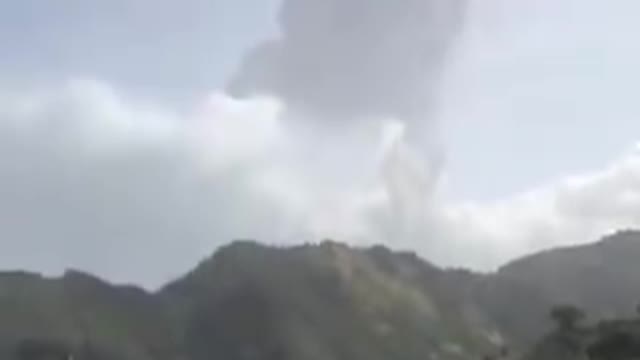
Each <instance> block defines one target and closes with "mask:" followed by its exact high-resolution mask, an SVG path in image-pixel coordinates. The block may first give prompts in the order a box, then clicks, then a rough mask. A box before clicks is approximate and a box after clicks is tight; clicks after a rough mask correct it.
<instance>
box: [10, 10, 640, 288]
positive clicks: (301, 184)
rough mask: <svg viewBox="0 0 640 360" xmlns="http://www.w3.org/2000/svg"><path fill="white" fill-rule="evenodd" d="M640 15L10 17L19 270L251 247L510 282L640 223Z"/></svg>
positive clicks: (14, 238)
mask: <svg viewBox="0 0 640 360" xmlns="http://www.w3.org/2000/svg"><path fill="white" fill-rule="evenodd" d="M639 10H640V4H638V3H637V2H636V1H633V0H614V1H610V2H607V3H606V4H605V3H604V2H602V1H599V0H581V1H577V0H554V1H552V0H539V1H536V2H531V1H513V0H485V1H480V0H429V1H413V0H405V1H394V2H387V1H382V0H379V1H364V0H349V1H344V0H343V1H321V0H285V1H284V2H282V3H281V2H280V1H275V0H273V1H266V0H260V1H258V0H242V1H240V0H235V1H229V0H209V1H205V0H184V1H180V2H176V1H168V0H167V1H150V0H126V1H125V0H110V1H106V0H105V1H101V0H100V1H94V2H91V4H89V3H88V2H86V1H80V0H63V1H59V2H55V3H54V2H42V1H36V0H24V1H19V2H15V1H9V0H0V54H1V55H2V56H0V245H2V249H3V251H2V253H0V263H2V264H3V265H2V267H3V268H4V269H26V270H32V271H40V272H44V273H46V274H51V275H55V274H59V273H61V272H62V271H64V270H65V269H66V268H79V269H82V270H86V271H91V272H93V273H96V274H98V275H100V276H103V277H106V278H108V279H111V280H114V281H118V282H135V283H138V284H142V285H145V286H148V287H157V286H158V285H160V284H162V283H164V282H166V281H167V280H169V279H171V278H175V277H177V276H179V275H180V274H182V273H183V272H185V271H186V270H188V269H190V268H191V267H192V266H194V265H195V264H196V263H197V262H198V261H199V260H201V259H202V258H204V257H206V256H208V255H209V254H211V253H212V252H213V251H215V248H216V247H217V246H220V245H222V244H226V243H228V242H229V241H231V240H234V239H247V238H251V239H257V240H260V241H263V242H266V243H273V244H295V243H301V242H317V241H320V240H322V239H325V238H333V239H336V240H339V241H344V242H347V243H350V244H354V245H366V244H372V243H384V244H386V245H388V246H390V247H392V248H396V249H408V250H413V251H416V252H417V253H418V254H420V255H421V256H422V257H424V258H426V259H428V260H430V261H433V262H435V263H437V264H441V265H444V266H464V267H471V268H473V269H478V270H492V269H495V268H496V267H498V266H500V265H502V264H504V263H505V262H507V261H509V260H511V259H513V258H515V257H518V256H522V255H524V254H528V253H530V252H533V251H539V250H542V249H547V248H550V247H553V246H561V245H570V244H581V243H588V242H592V241H594V240H596V239H597V238H598V237H600V236H601V235H603V234H606V233H608V232H610V231H613V230H616V229H619V228H627V227H636V226H638V225H640V215H638V214H640V150H639V149H640V148H639V147H638V146H637V141H638V140H639V136H638V134H639V133H640V122H638V121H636V117H638V116H639V115H640V105H637V101H635V100H636V99H635V94H637V93H639V92H638V90H640V89H638V88H637V87H638V86H639V85H638V84H640V81H638V80H640V70H638V68H637V66H635V65H636V64H638V63H639V60H640V45H638V44H637V42H636V41H634V34H635V33H637V31H639V30H640V25H638V24H637V23H636V21H635V19H634V17H633V14H635V13H637V11H639Z"/></svg>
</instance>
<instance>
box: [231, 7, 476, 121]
mask: <svg viewBox="0 0 640 360" xmlns="http://www.w3.org/2000/svg"><path fill="white" fill-rule="evenodd" d="M466 5H467V0H394V1H391V0H323V1H318V0H284V2H283V4H282V7H281V9H280V14H279V21H280V29H281V35H280V36H279V37H278V38H276V39H273V40H271V41H269V42H266V43H263V44H261V45H259V46H258V47H256V48H255V49H254V50H253V51H252V52H251V53H250V54H249V55H248V56H247V57H246V58H245V60H244V62H243V63H242V64H241V66H240V68H239V71H238V72H237V74H236V75H235V76H234V77H233V78H232V79H231V81H230V83H229V84H228V90H229V92H230V93H231V94H232V95H234V96H240V97H249V96H252V95H255V94H268V95H273V96H276V97H278V98H281V99H283V100H284V101H285V102H286V103H287V104H288V107H289V109H290V110H291V111H293V112H295V113H299V114H304V117H306V118H308V117H311V118H316V119H321V120H322V121H325V122H326V121H334V122H335V121H337V122H346V121H354V120H356V119H367V118H371V117H375V118H378V117H392V118H397V119H402V120H403V121H414V122H418V121H424V119H425V116H426V114H427V112H428V109H429V105H430V102H431V101H432V100H433V93H434V90H435V89H436V88H437V83H438V78H439V77H440V73H441V72H442V65H443V60H444V59H445V57H446V55H447V53H448V50H449V48H450V47H451V45H452V44H453V43H454V40H455V38H456V36H457V34H458V32H459V30H460V28H461V27H462V23H463V20H464V13H465V9H466V7H467V6H466Z"/></svg>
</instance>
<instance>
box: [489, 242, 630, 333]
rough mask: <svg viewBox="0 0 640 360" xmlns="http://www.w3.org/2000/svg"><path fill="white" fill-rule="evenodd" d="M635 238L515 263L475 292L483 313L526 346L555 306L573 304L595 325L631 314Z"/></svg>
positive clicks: (547, 323) (544, 327)
mask: <svg viewBox="0 0 640 360" xmlns="http://www.w3.org/2000/svg"><path fill="white" fill-rule="evenodd" d="M638 259H640V233H639V232H635V231H622V232H618V233H616V234H614V235H611V236H608V237H606V238H604V239H603V240H602V241H600V242H598V243H596V244H593V245H586V246H575V247H568V248H561V249H554V250H549V251H545V252H542V253H539V254H535V255H531V256H528V257H525V258H523V259H520V260H517V261H514V262H512V263H510V264H508V265H506V266H504V267H503V268H501V269H500V270H499V271H498V272H497V273H496V274H494V275H492V276H491V277H490V281H489V284H488V286H487V288H485V289H483V291H480V294H479V296H480V298H481V299H482V302H483V307H484V308H485V309H487V311H489V312H490V313H491V317H492V318H494V319H496V320H497V321H498V322H499V323H501V325H502V329H503V331H504V332H506V333H509V334H511V335H513V336H515V337H516V338H517V339H518V340H521V341H522V342H524V343H531V342H532V341H535V340H537V339H538V338H539V337H540V336H542V335H543V334H544V333H545V332H546V330H547V329H548V328H549V327H550V326H551V323H550V321H549V320H547V319H548V317H547V316H546V315H547V314H548V311H549V309H550V308H551V307H552V306H554V305H557V304H574V305H576V306H579V307H581V308H583V309H584V310H585V311H586V312H587V313H589V314H590V316H591V317H592V318H594V320H597V319H603V318H604V319H606V318H624V317H628V316H630V315H633V314H634V311H635V308H636V305H637V304H638V302H639V301H640V262H639V261H638Z"/></svg>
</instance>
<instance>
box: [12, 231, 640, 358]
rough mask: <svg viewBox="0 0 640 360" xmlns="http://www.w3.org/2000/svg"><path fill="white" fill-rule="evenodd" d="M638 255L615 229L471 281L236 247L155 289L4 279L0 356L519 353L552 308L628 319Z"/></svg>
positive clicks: (393, 265) (369, 253) (433, 270)
mask: <svg viewBox="0 0 640 360" xmlns="http://www.w3.org/2000/svg"><path fill="white" fill-rule="evenodd" d="M638 255H640V235H639V234H638V233H635V232H624V233H619V234H617V235H615V236H611V237H608V238H607V239H605V240H603V241H602V242H600V243H598V244H595V245H589V246H582V247H574V248H565V249H557V250H551V251H547V252H544V253H540V254H536V255H533V256H530V257H527V258H524V259H521V260H518V261H515V262H513V263H511V264H508V265H506V266H505V267H503V268H502V269H500V271H498V272H497V273H496V274H491V275H480V274H474V273H471V272H468V271H463V270H443V269H439V268H437V267H435V266H433V265H431V264H429V263H427V262H425V261H423V260H421V259H420V258H418V257H417V256H415V255H413V254H409V253H395V252H392V251H390V250H388V249H386V248H384V247H373V248H370V249H353V248H349V247H347V246H344V245H341V244H338V243H333V242H325V243H322V244H321V245H317V246H299V247H293V248H274V247H267V246H262V245H259V244H257V243H253V242H237V243H234V244H232V245H229V246H227V247H224V248H221V249H220V250H219V251H217V252H216V253H215V254H214V255H213V256H212V257H210V258H209V259H206V260H205V261H203V262H202V263H201V264H200V265H199V266H197V267H196V268H195V269H194V270H193V271H191V272H190V273H189V274H187V275H185V276H184V277H183V278H181V279H178V280H176V281H174V282H172V283H170V284H168V285H167V286H165V287H164V288H163V289H161V290H160V291H158V292H156V293H148V292H145V291H143V290H141V289H137V288H134V287H123V286H113V285H110V284H108V283H105V282H103V281H101V280H99V279H96V278H94V277H91V276H89V275H85V274H82V273H79V272H68V273H67V274H66V275H65V276H64V277H62V278H59V279H46V278H43V277H40V276H37V275H33V274H26V273H5V274H2V275H0V352H1V353H0V355H2V358H9V359H10V358H11V357H12V356H14V355H16V354H18V353H20V351H18V350H20V349H23V348H27V353H28V352H29V351H35V352H37V351H41V350H42V349H44V350H45V351H50V352H55V351H67V352H71V353H73V354H75V355H76V359H80V358H83V356H84V358H104V359H123V360H127V359H190V360H191V359H192V360H204V359H224V360H235V359H237V360H244V359H265V360H270V359H273V360H276V359H277V360H286V359H309V360H315V359H318V360H320V359H322V360H333V359H335V360H359V359H363V360H364V359H367V360H376V359H380V360H383V359H398V360H413V359H416V360H417V359H425V358H427V359H428V358H432V359H468V358H479V357H482V356H484V355H487V354H493V353H497V352H498V351H500V350H501V347H502V345H503V343H508V345H509V347H511V348H513V349H515V351H516V352H517V351H518V350H519V349H525V348H526V347H528V346H529V345H530V344H532V343H534V341H535V340H537V339H538V338H539V337H540V336H542V335H543V334H545V333H546V332H547V331H548V329H549V328H550V327H551V326H552V324H551V322H550V321H549V320H547V318H548V316H547V314H548V310H549V308H550V307H551V306H553V305H555V304H559V303H571V304H575V305H578V306H581V307H583V308H584V309H586V310H587V311H588V312H589V313H590V315H592V316H593V317H594V318H599V317H614V316H616V317H618V316H625V315H628V314H629V313H631V312H633V311H634V308H635V303H636V302H637V301H638V300H640V262H638V261H637V259H638V258H639V256H638ZM23 350H24V349H23ZM86 354H101V356H102V357H97V356H96V355H92V356H89V355H86ZM14 358H15V356H14Z"/></svg>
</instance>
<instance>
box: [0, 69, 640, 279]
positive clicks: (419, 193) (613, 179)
mask: <svg viewBox="0 0 640 360" xmlns="http://www.w3.org/2000/svg"><path fill="white" fill-rule="evenodd" d="M0 103H2V107H1V108H0V198H2V202H0V239H1V240H0V243H1V245H2V248H3V252H2V253H1V254H0V261H2V263H3V267H5V268H25V267H26V268H29V269H34V270H42V271H46V272H58V271H61V270H62V269H63V268H64V267H66V266H74V267H80V268H83V269H87V270H90V271H94V272H96V273H98V274H100V275H103V276H107V277H110V278H112V279H116V280H131V281H136V282H141V283H145V284H153V285H157V284H159V283H160V282H162V281H164V280H166V279H167V278H168V277H170V276H175V275H177V274H179V273H180V272H182V271H184V270H186V269H187V268H189V267H190V266H192V265H193V264H194V263H195V262H196V261H197V260H199V259H200V258H202V257H203V256H206V254H208V253H209V252H211V251H213V249H214V248H215V247H216V246H218V245H220V244H222V243H226V242H228V241H230V240H232V239H236V238H255V239H259V240H263V241H267V242H280V243H282V242H300V241H317V240H320V239H322V238H327V237H333V238H335V239H337V240H342V241H348V242H351V243H358V244H362V243H373V242H384V243H387V244H389V245H391V246H394V247H397V248H408V249H415V250H417V251H418V252H419V253H420V254H421V255H423V256H424V257H426V258H429V259H433V260H434V261H436V262H439V263H443V264H449V265H452V264H455V265H465V266H473V267H476V268H482V269H487V268H491V267H495V266H497V265H500V264H502V263H503V262H504V261H507V260H508V259H511V258H513V257H514V256H518V255H522V254H525V253H527V252H529V251H534V250H539V249H543V248H547V247H550V246H556V245H561V244H574V243H580V242H587V241H593V240H596V239H597V237H598V236H600V235H601V234H602V233H604V232H607V231H610V230H613V229H617V228H620V227H630V226H639V225H640V215H638V214H640V153H638V152H637V151H635V150H634V151H631V152H629V153H628V154H626V155H625V156H623V157H622V158H621V159H619V160H618V161H615V162H614V163H613V164H612V165H611V166H609V167H608V168H606V169H603V170H602V171H599V172H594V173H592V174H586V175H580V176H572V177H568V178H566V179H560V180H558V181H557V182H555V183H553V184H550V185H547V186H542V187H540V188H538V189H534V190H531V191H528V192H526V193H523V194H520V195H517V196H515V197H511V198H506V199H502V200H500V201H496V202H492V203H477V202H455V203H452V202H449V201H446V194H445V190H446V188H445V186H446V183H445V182H444V180H445V179H444V178H441V177H440V175H439V171H436V170H434V169H430V168H429V167H428V166H423V165H422V164H421V161H420V158H419V157H418V155H416V154H415V153H413V152H412V149H411V148H410V147H409V146H407V145H406V144H405V143H404V133H403V131H402V129H403V127H402V126H401V125H399V124H397V123H393V122H391V123H387V125H383V124H381V126H380V127H378V128H377V129H378V132H377V133H376V135H375V136H374V135H371V134H370V133H367V134H364V135H363V134H361V133H360V132H354V133H347V134H338V133H336V132H334V131H335V130H333V129H330V130H326V133H322V132H317V131H307V132H305V131H303V130H301V129H300V128H299V127H297V126H289V124H288V123H287V122H286V121H284V120H282V119H281V118H280V117H279V114H280V108H281V104H279V103H278V102H276V101H273V100H268V99H256V100H247V101H238V100H234V99H232V98H229V97H227V96H225V95H223V94H214V95H212V96H211V97H207V98H205V100H204V101H202V103H201V104H200V105H199V106H197V107H196V111H193V112H192V113H188V114H180V113H177V112H174V111H171V110H168V109H163V108H162V107H161V106H158V105H157V104H145V103H142V102H139V101H133V100H124V99H123V98H122V97H121V96H120V95H119V94H118V92H117V91H116V90H115V89H113V88H112V87H110V86H108V85H106V84H104V83H101V82H98V81H86V80H85V81H72V82H70V83H69V84H67V85H65V86H62V87H61V88H59V89H52V90H51V91H39V92H32V93H25V94H14V95H12V96H6V95H5V96H2V97H1V98H0ZM327 141H330V143H327ZM372 154H384V155H385V156H384V157H377V156H372ZM427 165H428V164H427Z"/></svg>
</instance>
